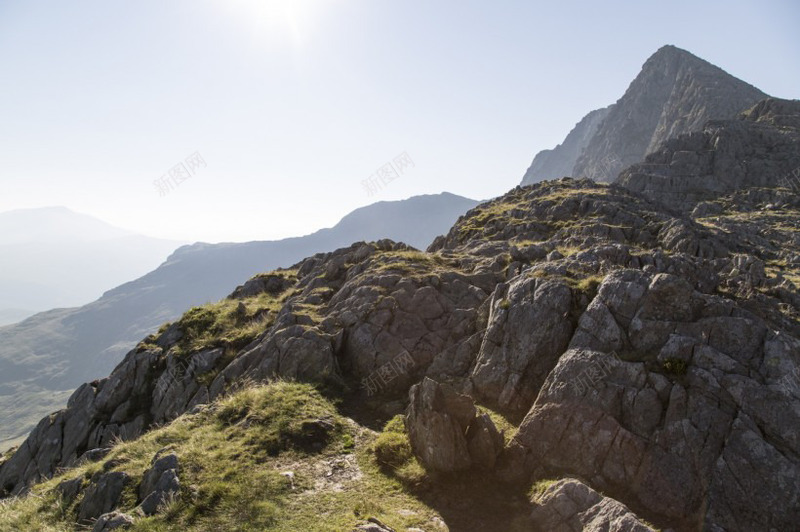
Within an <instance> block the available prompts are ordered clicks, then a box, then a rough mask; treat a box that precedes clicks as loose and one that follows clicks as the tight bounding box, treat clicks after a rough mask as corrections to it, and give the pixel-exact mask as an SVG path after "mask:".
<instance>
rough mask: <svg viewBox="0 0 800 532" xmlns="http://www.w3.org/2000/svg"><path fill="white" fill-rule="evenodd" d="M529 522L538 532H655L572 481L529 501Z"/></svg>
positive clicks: (561, 482) (612, 502)
mask: <svg viewBox="0 0 800 532" xmlns="http://www.w3.org/2000/svg"><path fill="white" fill-rule="evenodd" d="M532 503H533V504H534V509H533V511H532V512H531V520H532V521H533V526H534V529H535V530H537V531H541V532H655V530H654V529H653V528H651V527H650V526H649V525H647V524H645V523H644V522H642V521H641V520H640V519H639V518H638V517H637V516H636V515H635V514H634V513H633V512H631V511H630V510H629V509H628V508H627V506H625V505H624V504H622V503H620V502H619V501H616V500H614V499H611V498H609V497H604V496H603V495H600V494H599V493H597V492H596V491H595V490H593V489H592V488H590V487H589V486H587V485H586V484H584V483H582V482H581V481H579V480H575V479H571V478H568V479H562V480H559V481H558V482H555V483H554V484H552V485H551V486H549V487H547V489H546V490H545V491H544V492H543V493H541V494H538V495H537V496H535V497H534V498H533V501H532Z"/></svg>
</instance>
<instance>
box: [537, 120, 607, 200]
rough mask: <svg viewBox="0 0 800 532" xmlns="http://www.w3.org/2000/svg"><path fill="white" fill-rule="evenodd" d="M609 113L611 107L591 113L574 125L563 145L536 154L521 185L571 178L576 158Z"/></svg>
mask: <svg viewBox="0 0 800 532" xmlns="http://www.w3.org/2000/svg"><path fill="white" fill-rule="evenodd" d="M610 111H611V107H606V108H605V109H597V110H595V111H592V112H591V113H589V114H588V115H586V116H584V117H583V119H581V121H580V122H578V123H577V124H576V125H575V127H574V128H573V129H572V131H570V132H569V134H568V135H567V138H565V139H564V142H563V143H561V144H559V145H558V146H556V147H555V148H553V149H552V150H542V151H540V152H539V153H537V154H536V157H534V158H533V162H532V163H531V165H530V167H529V168H528V171H527V172H525V176H523V178H522V185H531V184H533V183H538V182H539V181H543V180H545V179H558V178H559V177H566V176H571V175H572V170H573V168H575V163H576V162H577V161H578V157H580V156H581V153H583V150H585V149H586V146H588V145H589V142H590V141H591V140H592V137H594V135H595V133H597V129H598V128H599V127H600V125H601V124H602V123H603V120H605V118H606V117H607V116H608V113H609V112H610Z"/></svg>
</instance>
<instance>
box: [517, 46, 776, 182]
mask: <svg viewBox="0 0 800 532" xmlns="http://www.w3.org/2000/svg"><path fill="white" fill-rule="evenodd" d="M766 97H767V95H766V94H764V93H763V92H761V91H760V90H758V89H757V88H755V87H753V86H752V85H749V84H748V83H745V82H744V81H741V80H740V79H738V78H735V77H734V76H731V75H730V74H728V73H727V72H725V71H724V70H722V69H721V68H719V67H716V66H714V65H712V64H711V63H709V62H707V61H704V60H703V59H700V58H699V57H696V56H694V55H692V54H691V53H689V52H687V51H685V50H681V49H680V48H676V47H675V46H664V47H662V48H660V49H659V50H658V51H657V52H656V53H655V54H653V55H652V56H651V57H650V58H649V59H648V60H647V61H646V62H645V63H644V66H642V70H641V72H640V73H639V75H638V76H636V79H634V80H633V82H632V83H631V84H630V86H629V87H628V89H627V91H625V94H624V95H623V96H622V98H620V99H619V100H618V101H617V102H616V103H615V104H613V105H611V106H610V107H607V108H605V109H600V110H596V111H592V112H591V113H589V114H588V115H586V117H585V118H584V119H583V120H582V121H581V122H580V123H578V125H577V126H575V128H574V129H573V130H572V132H570V134H569V136H567V138H566V139H565V141H564V142H563V143H562V144H560V145H559V146H557V147H556V148H555V149H553V150H544V151H542V152H540V153H538V154H537V155H536V157H535V158H534V160H533V163H532V164H531V166H530V168H529V169H528V171H527V172H526V173H525V176H524V177H523V179H522V184H523V185H529V184H531V183H536V182H538V181H542V180H544V179H556V178H559V177H563V176H565V175H569V176H574V177H588V178H590V179H594V180H595V181H604V182H608V181H612V180H613V179H614V178H616V177H617V175H618V174H619V173H620V172H621V171H622V170H623V169H624V168H627V167H628V166H630V165H632V164H635V163H638V162H640V161H642V160H644V158H645V156H646V155H647V154H648V153H650V152H652V151H654V150H655V149H656V148H658V146H659V145H660V144H661V143H662V142H664V141H665V140H667V139H669V138H671V137H676V136H678V135H681V134H683V133H689V132H692V131H697V130H699V129H701V128H702V127H703V124H705V123H706V122H707V121H709V120H716V119H731V118H734V117H736V116H737V115H738V114H739V113H741V112H742V111H744V110H745V109H748V108H750V107H751V106H753V105H754V104H755V103H756V102H757V101H759V100H762V99H764V98H766ZM567 169H569V170H567Z"/></svg>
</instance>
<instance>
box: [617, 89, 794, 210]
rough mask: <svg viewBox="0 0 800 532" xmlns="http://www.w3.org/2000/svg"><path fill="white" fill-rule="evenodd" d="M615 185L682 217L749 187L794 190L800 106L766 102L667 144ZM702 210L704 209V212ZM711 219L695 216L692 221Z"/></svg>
mask: <svg viewBox="0 0 800 532" xmlns="http://www.w3.org/2000/svg"><path fill="white" fill-rule="evenodd" d="M617 183H619V184H620V185H623V186H625V187H627V188H630V189H631V190H634V191H636V192H641V193H642V194H644V195H645V196H647V197H648V198H651V199H653V200H655V201H660V202H662V203H664V204H665V205H667V206H669V207H671V208H673V209H676V210H680V211H684V212H691V211H692V210H693V209H694V208H695V206H696V205H697V204H698V203H699V202H702V201H713V200H715V199H717V198H719V197H721V196H725V195H728V194H731V193H734V192H736V191H739V190H745V189H748V188H752V187H783V188H787V189H789V190H792V191H793V192H795V194H796V192H797V191H798V190H800V101H797V100H778V99H767V100H763V101H761V102H759V103H758V104H756V105H755V106H753V107H752V108H751V109H749V110H748V111H747V112H745V113H743V114H742V115H741V116H740V117H739V118H738V119H737V120H723V121H718V120H715V121H711V122H708V123H706V124H705V125H704V127H702V128H700V129H698V130H697V131H695V132H692V133H689V134H685V135H680V136H678V137H675V138H671V139H670V140H668V141H667V142H665V143H664V144H663V145H661V147H660V148H659V149H658V150H656V151H655V152H653V153H651V154H650V155H648V156H647V158H646V159H645V160H644V162H642V163H639V164H634V165H633V166H631V167H629V168H626V169H625V171H624V172H622V174H621V175H620V176H619V178H618V179H617ZM704 209H708V206H706V207H704ZM711 214H719V213H718V212H717V213H714V212H713V211H708V210H703V209H701V210H699V211H698V212H697V213H696V215H697V216H700V217H702V216H707V215H711Z"/></svg>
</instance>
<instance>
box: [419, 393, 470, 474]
mask: <svg viewBox="0 0 800 532" xmlns="http://www.w3.org/2000/svg"><path fill="white" fill-rule="evenodd" d="M409 395H410V398H411V404H410V405H409V407H408V414H407V417H406V426H407V428H408V436H409V439H410V440H411V448H412V449H413V450H414V453H415V454H416V455H417V456H418V457H419V459H420V461H421V462H422V463H423V464H424V465H425V467H426V468H429V469H431V470H434V471H444V472H450V471H461V470H465V469H469V467H470V466H471V465H472V461H471V460H470V455H469V447H468V444H467V429H468V428H469V425H470V423H471V422H472V420H473V419H475V414H476V410H475V406H474V405H473V404H472V399H470V398H469V397H468V396H466V395H461V394H458V393H456V392H455V391H454V390H453V389H452V388H451V387H450V386H447V385H446V384H439V383H437V382H435V381H433V380H431V379H428V378H425V379H423V381H422V383H421V384H418V385H415V386H413V387H412V388H411V391H410V392H409Z"/></svg>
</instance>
